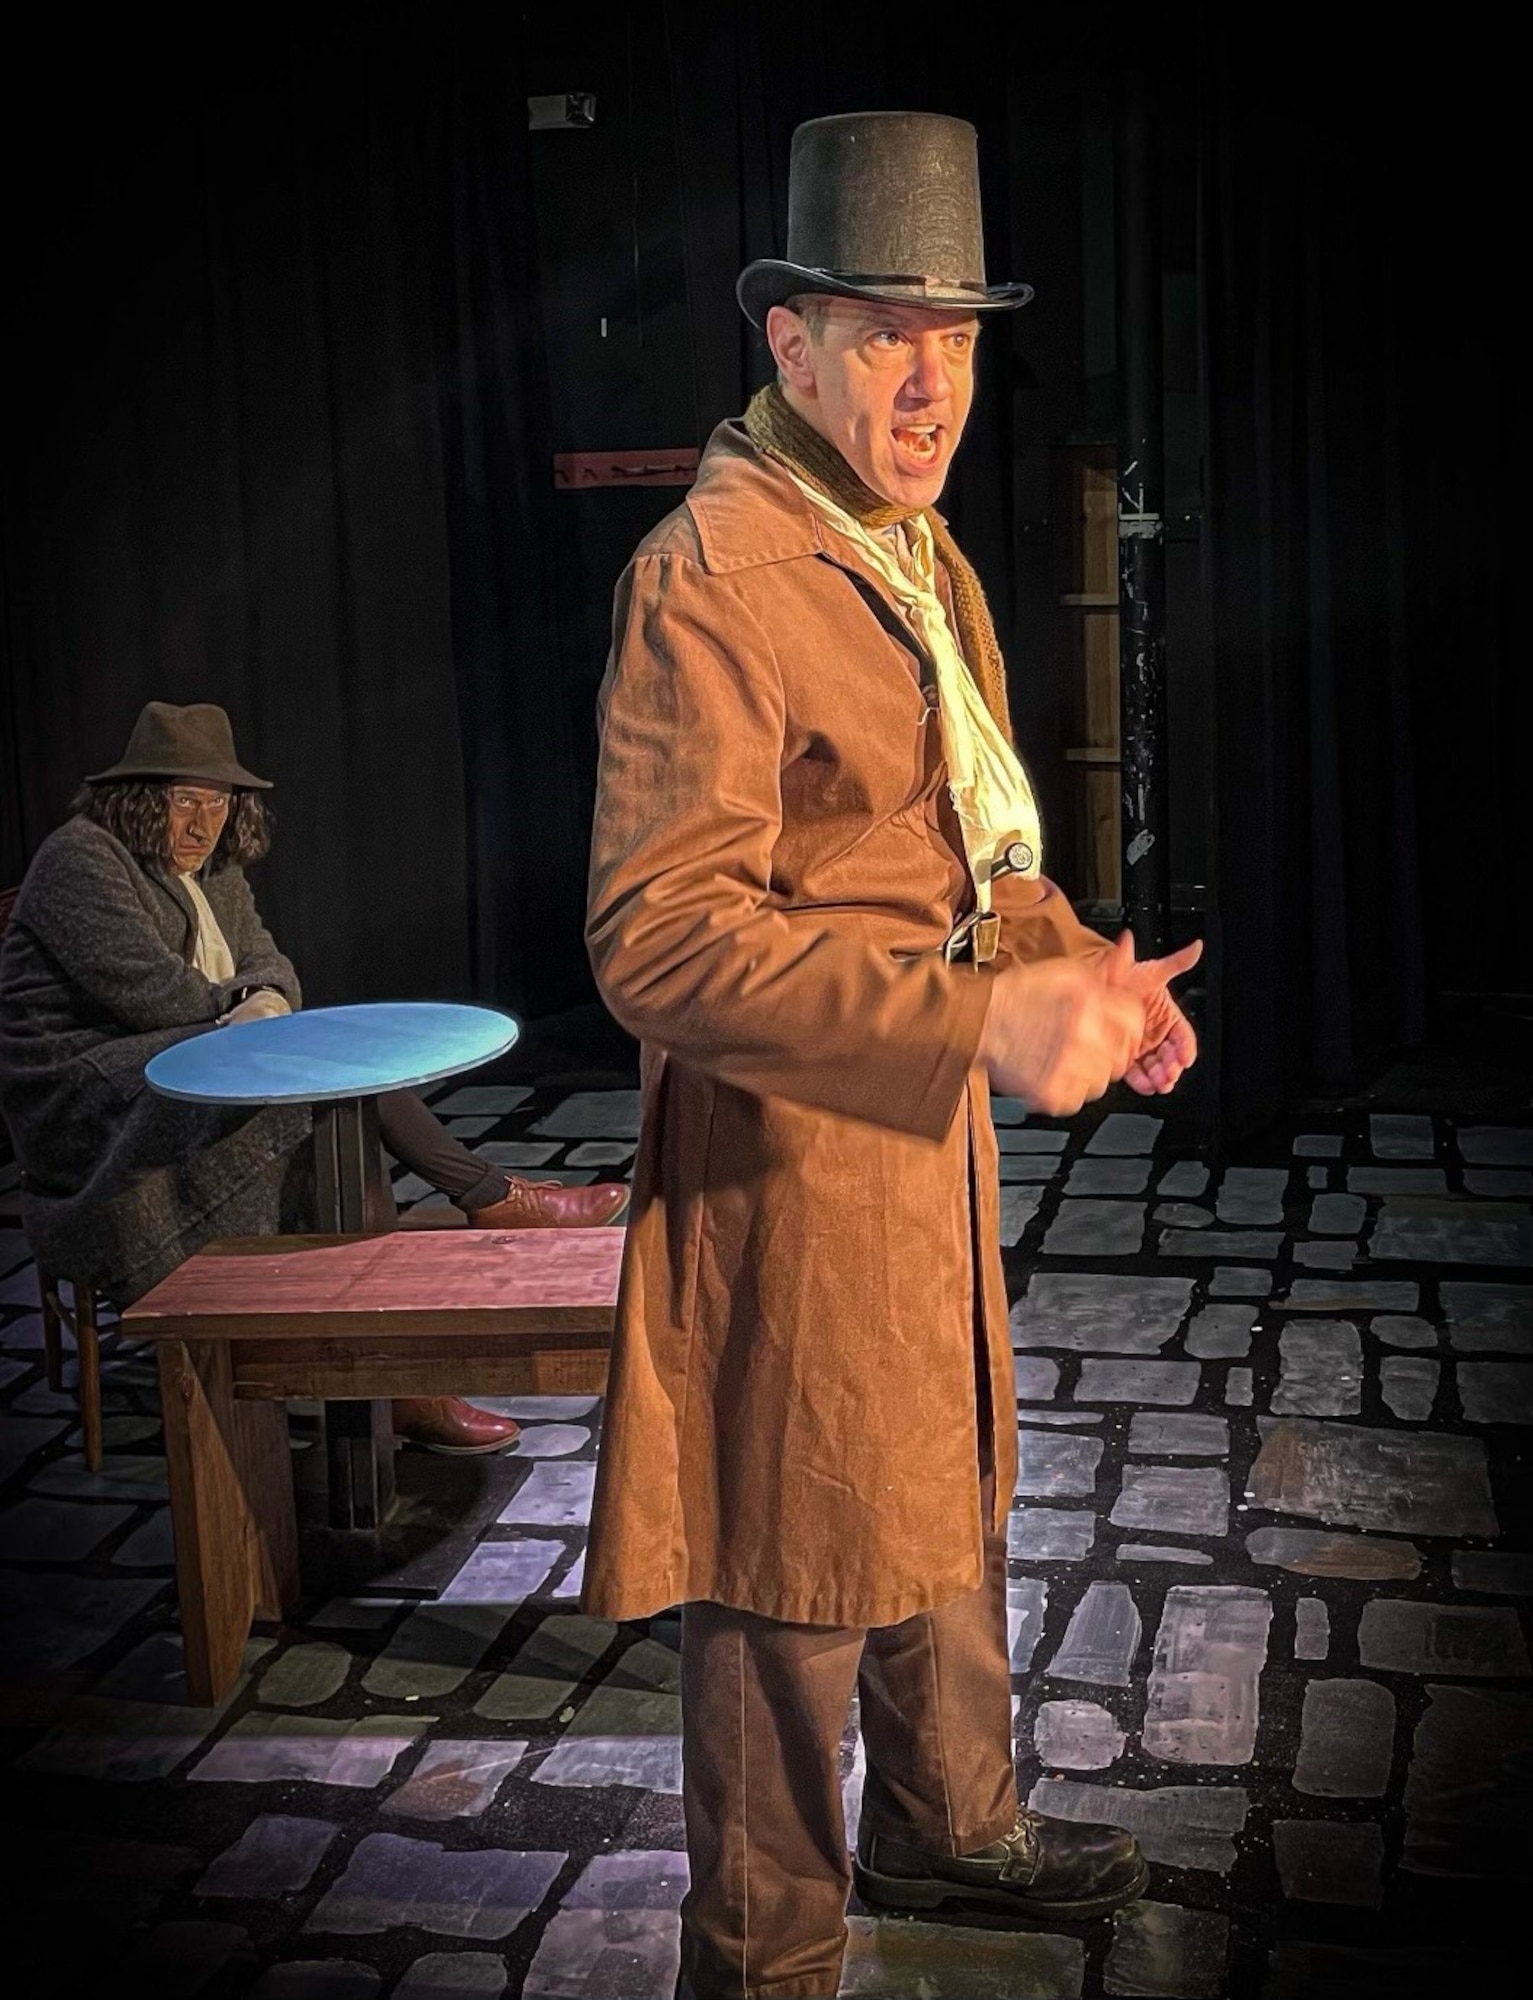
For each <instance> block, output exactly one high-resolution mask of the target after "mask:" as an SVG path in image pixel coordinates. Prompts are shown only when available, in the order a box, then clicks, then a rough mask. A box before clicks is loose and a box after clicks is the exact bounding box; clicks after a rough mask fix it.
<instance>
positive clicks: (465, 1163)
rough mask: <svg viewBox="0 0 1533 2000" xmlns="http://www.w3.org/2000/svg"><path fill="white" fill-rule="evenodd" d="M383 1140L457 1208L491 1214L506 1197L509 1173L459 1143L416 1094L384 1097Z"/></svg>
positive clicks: (381, 1109) (406, 1092)
mask: <svg viewBox="0 0 1533 2000" xmlns="http://www.w3.org/2000/svg"><path fill="white" fill-rule="evenodd" d="M378 1136H379V1137H380V1138H381V1139H382V1141H383V1143H384V1145H385V1146H387V1147H388V1149H389V1151H390V1152H391V1153H392V1154H393V1155H394V1158H395V1159H396V1160H398V1161H399V1163H400V1165H401V1166H405V1167H408V1168H409V1169H410V1171H411V1173H412V1174H419V1175H420V1177H421V1179H422V1180H423V1181H430V1183H431V1185H432V1186H433V1187H437V1188H440V1189H441V1190H442V1192H443V1194H445V1195H447V1196H448V1197H449V1198H450V1200H451V1201H452V1204H453V1206H454V1207H455V1208H462V1209H466V1210H468V1211H469V1212H470V1213H472V1212H473V1210H475V1209H476V1208H492V1207H493V1206H494V1205H495V1203H496V1202H498V1201H500V1200H501V1199H503V1197H504V1195H505V1192H506V1173H505V1169H504V1168H503V1167H494V1166H489V1165H487V1164H486V1162H485V1161H483V1160H481V1159H480V1158H479V1156H478V1154H477V1153H471V1152H470V1151H469V1149H468V1148H467V1146H465V1145H464V1144H463V1143H462V1141H461V1140H458V1139H455V1138H454V1137H453V1136H452V1134H451V1133H450V1132H449V1131H448V1130H447V1127H446V1126H445V1125H444V1124H443V1123H442V1121H441V1119H440V1118H438V1117H437V1116H436V1115H435V1113H434V1112H431V1111H429V1110H427V1108H426V1106H425V1105H424V1104H423V1103H422V1102H421V1100H420V1098H418V1097H417V1096H416V1094H415V1092H414V1091H413V1090H388V1091H384V1092H383V1093H382V1095H381V1096H380V1097H379V1099H378Z"/></svg>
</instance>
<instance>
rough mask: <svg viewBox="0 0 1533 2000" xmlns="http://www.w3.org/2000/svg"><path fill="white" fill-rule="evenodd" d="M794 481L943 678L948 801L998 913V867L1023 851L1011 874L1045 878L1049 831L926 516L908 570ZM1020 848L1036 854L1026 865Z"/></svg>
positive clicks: (980, 890) (982, 896)
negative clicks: (959, 621)
mask: <svg viewBox="0 0 1533 2000" xmlns="http://www.w3.org/2000/svg"><path fill="white" fill-rule="evenodd" d="M789 476H790V477H791V478H792V479H793V482H794V484H795V485H796V486H797V487H798V489H799V491H800V492H801V493H803V495H804V496H805V498H806V499H807V500H808V501H809V502H810V503H811V505H812V506H813V507H814V508H815V509H816V510H817V511H818V513H819V514H820V515H821V516H822V517H823V518H824V519H825V520H826V521H827V522H828V523H829V524H830V526H831V527H832V528H834V529H835V531H836V533H837V534H839V535H842V536H844V537H845V538H846V539H847V540H848V541H850V542H851V543H852V544H853V545H854V546H855V547H856V549H857V551H858V553H859V554H860V555H861V556H862V558H863V560H864V561H865V562H867V563H868V565H869V566H870V567H871V568H872V569H873V570H874V571H875V572H876V573H877V575H878V577H879V579H880V580H881V581H882V582H883V583H884V584H886V585H887V587H888V590H889V594H890V596H891V597H893V599H894V601H895V603H896V604H897V605H898V606H899V607H900V609H901V611H903V612H904V613H905V615H906V616H907V617H908V618H909V620H910V623H911V626H912V628H913V630H914V631H915V634H916V637H917V638H918V639H919V641H920V643H921V646H922V649H923V650H924V651H925V653H926V655H927V657H928V658H929V659H930V660H931V662H932V665H933V666H934V667H935V669H936V673H937V704H938V706H937V713H938V717H939V719H940V722H941V725H942V751H943V755H944V757H945V758H946V760H947V769H948V793H949V796H950V797H951V799H952V801H953V810H954V812H955V813H956V814H957V816H958V825H959V829H960V831H961V833H962V836H963V845H964V855H965V858H966V859H967V861H968V864H969V874H970V876H971V877H972V879H973V882H974V900H975V906H976V908H977V909H979V910H980V911H982V912H983V911H986V910H988V909H989V908H990V879H991V876H992V874H993V873H994V872H995V864H996V863H997V861H999V860H1000V858H1001V856H1002V855H1003V854H1004V853H1006V850H1007V849H1008V848H1012V849H1013V854H1012V856H1011V857H1010V860H1009V864H1008V869H1007V872H1008V873H1015V874H1019V875H1026V876H1029V877H1035V876H1037V874H1038V873H1039V871H1040V869H1041V868H1042V866H1043V832H1042V826H1041V823H1040V821H1039V816H1038V805H1037V801H1036V800H1035V798H1034V797H1033V788H1032V786H1031V785H1030V784H1029V783H1028V778H1027V773H1026V772H1025V771H1024V770H1023V768H1022V762H1021V759H1020V758H1019V757H1018V756H1017V753H1016V751H1015V750H1013V749H1012V747H1011V745H1010V744H1009V743H1008V742H1007V741H1006V738H1005V736H1004V735H1003V734H1002V733H1001V730H1000V728H999V726H998V724H997V723H996V720H995V717H994V716H993V715H992V714H991V713H990V711H989V709H988V708H987V707H986V706H985V703H984V701H983V699H982V698H981V695H980V692H979V689H978V688H977V687H976V686H975V683H974V676H973V675H972V674H971V673H970V672H969V669H968V667H967V666H966V665H965V664H964V658H963V655H962V653H961V652H960V651H959V650H958V641H957V639H956V637H955V636H954V633H953V628H952V626H951V624H950V623H949V622H948V615H947V612H946V610H945V609H944V607H943V603H942V599H941V598H940V597H939V596H938V595H937V566H936V554H935V551H934V550H933V547H932V533H931V528H930V527H929V526H928V524H927V522H926V521H925V519H924V518H923V517H922V516H921V515H919V514H917V515H914V516H912V518H911V519H910V520H908V521H904V522H901V524H900V527H899V530H898V532H899V533H900V534H902V535H903V536H904V538H905V547H906V550H907V552H908V554H909V557H910V566H909V568H908V569H907V568H906V567H905V566H904V565H903V564H902V563H901V562H900V560H899V557H898V555H897V554H896V552H895V550H894V549H893V548H891V547H890V545H889V544H888V542H886V541H885V540H884V539H883V537H882V536H880V535H876V534H875V533H874V532H873V531H872V530H871V529H870V528H866V527H864V526H863V524H862V523H861V522H860V521H858V520H857V519H855V518H854V516H852V515H851V514H848V513H847V512H846V510H845V508H843V507H839V506H837V504H836V502H835V501H834V500H832V499H830V498H828V496H827V495H825V494H824V493H822V492H820V490H819V489H818V488H817V487H814V486H810V485H808V484H807V483H806V482H805V481H804V480H802V479H800V478H798V476H797V475H796V474H794V473H792V471H791V469H790V472H789ZM1014 843H1020V844H1021V847H1022V848H1023V849H1025V850H1026V859H1025V861H1024V860H1023V858H1022V855H1021V854H1020V853H1018V852H1016V850H1015V847H1014Z"/></svg>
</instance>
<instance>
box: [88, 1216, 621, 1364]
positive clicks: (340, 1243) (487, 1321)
mask: <svg viewBox="0 0 1533 2000" xmlns="http://www.w3.org/2000/svg"><path fill="white" fill-rule="evenodd" d="M625 1233H626V1232H625V1231H624V1230H623V1229H622V1228H616V1229H512V1230H492V1229H443V1230H397V1231H394V1232H393V1233H391V1234H388V1235H382V1236H247V1237H239V1238H233V1239H230V1240H228V1241H225V1242H222V1243H214V1244H209V1245H208V1247H207V1248H206V1249H204V1250H200V1251H199V1252H198V1253H197V1255H196V1256H194V1257H189V1258H188V1259H187V1261H186V1262H185V1263H184V1264H182V1265H181V1266H179V1268H178V1269H176V1270H174V1271H172V1272H171V1274H170V1276H169V1277H168V1278H166V1279H164V1280H163V1282H162V1283H160V1284H158V1285H156V1286H155V1288H154V1290H153V1291H152V1292H148V1293H146V1294H145V1295H144V1297H143V1298H141V1299H140V1300H139V1301H138V1303H137V1304H136V1305H132V1306H129V1307H128V1308H127V1309H126V1310H125V1311H124V1313H123V1315H122V1330H123V1333H124V1334H126V1335H128V1336H129V1337H131V1338H136V1339H139V1340H151V1339H175V1340H185V1339H215V1340H217V1339H226V1338H230V1339H232V1338H236V1337H238V1338H249V1337H262V1336H264V1337H266V1338H268V1339H292V1338H293V1337H294V1336H295V1335H299V1334H304V1333H313V1334H324V1335H327V1336H329V1335H336V1334H339V1335H342V1336H344V1335H347V1334H354V1333H383V1334H397V1335H405V1334H411V1335H413V1334H422V1333H423V1334H428V1335H429V1334H430V1333H432V1332H433V1331H440V1332H441V1333H442V1334H443V1335H451V1334H452V1333H454V1332H457V1331H460V1330H469V1329H474V1330H478V1331H488V1332H516V1331H521V1330H528V1331H535V1330H540V1329H548V1330H550V1331H553V1330H565V1331H571V1332H573V1331H584V1332H598V1331H603V1330H606V1331H610V1329H611V1326H612V1317H613V1308H614V1306H615V1305H616V1302H617V1286H618V1272H619V1269H620V1267H621V1264H622V1257H623V1241H624V1236H625Z"/></svg>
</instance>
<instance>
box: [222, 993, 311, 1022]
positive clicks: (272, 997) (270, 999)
mask: <svg viewBox="0 0 1533 2000" xmlns="http://www.w3.org/2000/svg"><path fill="white" fill-rule="evenodd" d="M292 1011H293V1010H292V1008H291V1007H289V1005H288V1004H287V1001H286V1000H285V999H284V998H283V996H282V995H281V994H280V993H279V992H278V991H277V989H276V987H275V986H258V987H257V988H256V990H255V991H254V993H247V994H246V995H245V997H244V999H243V1000H242V1001H241V1002H240V1003H239V1005H238V1006H237V1007H231V1008H230V1009H229V1011H228V1013H227V1014H220V1015H219V1017H218V1025H219V1027H221V1028H232V1027H233V1026H234V1024H235V1022H236V1021H265V1020H269V1019H270V1017H271V1016H272V1015H273V1014H291V1013H292Z"/></svg>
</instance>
